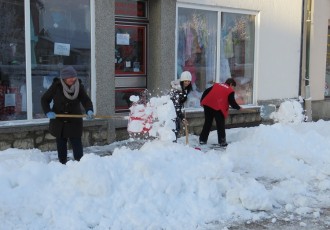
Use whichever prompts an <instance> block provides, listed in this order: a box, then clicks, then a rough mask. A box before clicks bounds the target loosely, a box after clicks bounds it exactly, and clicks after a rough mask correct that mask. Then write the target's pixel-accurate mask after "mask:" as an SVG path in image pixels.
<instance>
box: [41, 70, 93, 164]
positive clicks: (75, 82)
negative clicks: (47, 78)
mask: <svg viewBox="0 0 330 230" xmlns="http://www.w3.org/2000/svg"><path fill="white" fill-rule="evenodd" d="M51 102H52V103H53V105H52V107H51V106H50V104H51ZM81 105H82V106H83V107H84V109H85V111H87V118H88V119H93V117H94V113H93V103H92V101H91V99H90V97H89V96H88V95H87V93H86V91H85V88H84V86H83V85H82V84H81V80H80V79H78V78H77V72H76V70H75V69H74V68H73V67H72V66H68V67H65V68H64V69H62V70H61V78H55V79H54V80H53V83H52V85H51V86H50V87H49V89H48V90H47V91H46V92H45V93H44V95H43V96H42V97H41V106H42V109H43V111H44V113H45V114H46V116H47V117H48V118H49V119H50V121H49V132H50V133H51V134H52V135H53V136H55V137H56V144H57V152H58V159H59V161H60V162H61V163H62V164H65V163H66V162H67V142H68V139H69V140H70V142H71V146H72V150H73V156H74V159H75V160H77V161H79V160H80V158H81V157H82V156H83V147H82V141H81V137H82V132H83V119H82V118H60V117H56V114H69V115H70V114H71V115H72V114H76V115H81V114H82V110H81Z"/></svg>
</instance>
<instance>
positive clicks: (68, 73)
mask: <svg viewBox="0 0 330 230" xmlns="http://www.w3.org/2000/svg"><path fill="white" fill-rule="evenodd" d="M71 77H77V71H76V70H75V69H74V68H73V67H72V66H67V67H65V68H63V69H62V70H61V78H62V79H67V78H71Z"/></svg>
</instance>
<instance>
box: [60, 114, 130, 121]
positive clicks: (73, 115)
mask: <svg viewBox="0 0 330 230" xmlns="http://www.w3.org/2000/svg"><path fill="white" fill-rule="evenodd" d="M56 117H68V118H84V117H87V115H86V114H56ZM94 118H100V119H124V120H128V119H129V116H119V115H117V116H116V115H113V116H110V115H95V116H94Z"/></svg>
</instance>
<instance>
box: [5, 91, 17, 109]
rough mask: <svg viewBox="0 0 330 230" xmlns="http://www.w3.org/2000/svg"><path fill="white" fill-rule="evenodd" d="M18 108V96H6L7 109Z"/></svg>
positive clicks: (8, 94) (9, 94)
mask: <svg viewBox="0 0 330 230" xmlns="http://www.w3.org/2000/svg"><path fill="white" fill-rule="evenodd" d="M8 106H16V95H15V94H14V93H6V94H5V107H8Z"/></svg>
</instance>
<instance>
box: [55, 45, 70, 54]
mask: <svg viewBox="0 0 330 230" xmlns="http://www.w3.org/2000/svg"><path fill="white" fill-rule="evenodd" d="M54 54H55V55H62V56H70V44H65V43H58V42H55V44H54Z"/></svg>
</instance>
